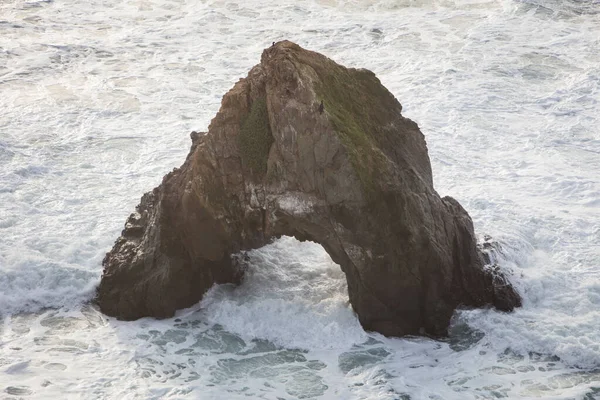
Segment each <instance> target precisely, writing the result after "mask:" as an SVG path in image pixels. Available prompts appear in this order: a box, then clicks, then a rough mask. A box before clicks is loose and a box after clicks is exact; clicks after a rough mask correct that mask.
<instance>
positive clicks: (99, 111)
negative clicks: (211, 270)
mask: <svg viewBox="0 0 600 400" xmlns="http://www.w3.org/2000/svg"><path fill="white" fill-rule="evenodd" d="M282 39H289V40H293V41H295V42H297V43H299V44H300V45H302V46H304V47H306V48H309V49H313V50H316V51H319V52H322V53H324V54H326V55H328V56H329V57H331V58H333V59H334V60H336V61H338V62H340V63H342V64H345V65H348V66H356V67H364V68H368V69H371V70H372V71H374V72H375V73H376V74H377V75H378V76H379V77H380V79H381V80H382V82H383V83H384V84H385V85H386V86H387V87H388V88H389V89H390V91H391V92H392V93H394V94H395V95H396V97H397V98H398V99H399V100H400V102H401V103H402V104H403V107H404V114H405V115H406V116H408V117H409V118H412V119H414V120H415V121H417V122H418V123H419V125H420V126H421V129H422V131H423V133H424V134H425V136H426V139H427V143H428V147H429V152H430V157H431V161H432V166H433V172H434V181H435V185H436V188H437V190H438V191H439V193H440V194H441V195H451V196H453V197H455V198H457V199H458V200H459V201H460V202H461V203H462V204H463V205H464V206H465V208H466V209H467V210H468V211H469V213H470V214H471V216H472V217H473V221H474V224H475V229H476V231H477V233H478V234H479V235H480V236H481V238H483V236H484V235H491V236H492V237H493V238H494V239H496V240H498V241H499V243H500V244H501V245H502V248H503V251H502V252H501V254H499V255H498V260H497V262H498V263H499V265H500V266H501V268H503V269H504V270H505V271H507V272H508V273H509V274H510V279H511V281H512V282H513V284H514V285H515V286H516V287H517V288H518V290H519V292H520V293H521V294H522V296H523V299H524V305H523V307H522V308H521V309H519V310H517V311H515V312H513V313H510V314H505V313H499V312H496V311H494V310H488V309H486V310H459V311H458V312H457V313H456V315H455V318H454V321H453V325H452V329H451V335H450V337H449V338H448V339H447V340H444V341H434V340H430V339H426V338H416V337H415V338H403V339H397V338H395V339H394V338H385V337H383V336H381V335H379V334H376V333H369V332H365V331H364V330H363V329H362V328H361V326H360V324H359V323H358V321H357V319H356V317H355V315H354V314H353V313H352V310H351V307H350V306H349V304H348V295H347V288H346V283H345V278H344V275H343V273H342V272H341V270H340V268H339V266H337V265H335V264H334V263H333V262H332V261H331V259H330V258H329V257H328V255H327V254H326V253H325V251H324V250H323V248H322V247H320V246H319V245H317V244H314V243H300V242H298V241H296V240H295V239H293V238H287V237H284V238H281V239H280V240H277V241H275V242H274V243H272V244H270V245H268V246H266V247H264V248H262V249H259V250H256V251H253V252H251V253H250V258H251V265H250V268H249V270H248V274H247V276H246V277H245V280H244V282H243V284H242V285H241V286H239V287H232V286H220V287H215V288H213V289H212V290H211V291H210V292H209V293H208V294H207V296H205V299H204V300H203V301H202V302H201V303H200V304H197V305H195V306H193V307H191V308H190V309H186V310H181V311H180V312H179V313H178V314H177V315H176V316H175V317H174V318H172V319H167V320H160V321H157V320H153V319H142V320H139V321H135V322H120V321H116V320H114V319H112V318H108V317H106V316H103V315H102V314H100V313H99V312H98V311H97V310H96V309H95V308H94V307H93V306H91V305H89V303H88V301H89V299H90V298H91V297H92V296H93V293H94V288H95V286H96V285H97V284H98V282H99V279H100V275H101V269H102V268H101V260H102V258H103V256H104V254H105V253H106V252H107V251H108V250H109V249H110V248H111V246H112V243H113V241H114V240H115V239H116V238H117V236H118V234H119V232H120V230H121V229H122V227H123V224H124V222H125V219H126V217H127V216H128V215H129V213H130V212H131V211H132V210H133V209H134V207H135V205H136V204H137V203H138V201H139V198H140V197H141V195H142V193H144V192H145V191H148V190H150V189H152V188H153V187H154V186H156V185H157V184H158V183H159V182H160V180H161V178H162V176H163V175H164V174H165V173H167V172H168V171H169V170H171V169H172V168H173V167H175V166H179V165H180V164H181V163H182V162H183V160H184V158H185V156H186V154H187V151H188V149H189V146H190V139H189V132H190V131H192V130H205V129H206V127H207V126H208V123H209V122H210V119H211V118H212V117H213V116H214V114H215V113H216V112H217V110H218V108H219V104H220V99H221V97H222V95H223V94H224V93H225V92H226V91H227V90H228V89H229V88H230V87H231V86H232V85H233V84H234V82H235V81H237V79H239V78H240V77H242V76H245V75H246V73H247V71H248V70H249V69H250V68H251V67H252V66H253V65H255V64H256V63H258V62H259V59H260V54H261V51H262V49H263V48H265V47H268V46H269V45H270V44H271V42H272V41H277V40H282ZM599 127H600V1H598V0H347V1H344V0H315V1H308V0H306V1H292V0H280V1H277V2H268V1H255V0H244V1H229V0H212V1H206V0H196V1H191V0H119V1H117V0H98V1H89V0H85V1H84V0H71V1H65V0H42V1H36V0H32V1H25V0H2V1H0V321H1V322H0V399H17V398H23V399H269V400H279V399H385V400H391V399H438V400H439V399H444V400H446V399H496V398H509V399H540V398H543V399H585V400H594V399H600V244H599V243H600V128H599Z"/></svg>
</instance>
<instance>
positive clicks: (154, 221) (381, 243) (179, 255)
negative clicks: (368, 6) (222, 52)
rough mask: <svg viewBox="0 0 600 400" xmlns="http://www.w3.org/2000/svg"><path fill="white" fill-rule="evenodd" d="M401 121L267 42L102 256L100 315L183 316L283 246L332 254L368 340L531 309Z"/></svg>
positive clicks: (370, 89) (387, 99)
mask: <svg viewBox="0 0 600 400" xmlns="http://www.w3.org/2000/svg"><path fill="white" fill-rule="evenodd" d="M401 111H402V106H401V105H400V103H399V102H398V101H397V100H396V99H395V98H394V96H393V95H392V94H391V93H390V92H389V91H388V90H387V89H386V88H385V87H383V85H382V84H381V82H380V81H379V79H377V77H376V76H375V74H373V73H372V72H371V71H368V70H365V69H353V68H345V67H343V66H341V65H339V64H337V63H335V62H334V61H332V60H330V59H329V58H327V57H325V56H323V55H321V54H319V53H315V52H312V51H308V50H305V49H303V48H301V47H300V46H298V45H297V44H294V43H292V42H289V41H283V42H279V43H276V44H274V45H273V46H271V47H269V48H268V49H266V50H265V51H264V52H263V54H262V57H261V62H260V64H259V65H257V66H255V67H254V68H252V69H251V70H250V72H249V74H248V76H247V77H246V78H243V79H241V80H240V81H239V82H237V83H236V84H235V85H234V87H233V88H232V89H231V90H230V91H229V92H228V93H227V94H226V95H225V96H224V97H223V100H222V103H221V109H220V110H219V112H218V113H217V115H216V116H215V118H214V119H213V120H212V122H211V124H210V126H209V129H208V133H206V134H199V133H196V132H194V133H193V134H192V139H193V145H192V149H191V151H190V154H189V155H188V157H187V159H186V160H185V162H184V163H183V165H182V166H181V168H179V169H175V170H174V171H172V172H170V173H169V174H167V175H166V176H165V177H164V178H163V181H162V183H161V184H160V186H158V187H157V188H155V189H154V190H153V191H152V192H149V193H147V194H145V195H144V196H143V197H142V200H141V202H140V205H139V206H138V207H137V209H136V212H135V213H134V214H132V215H131V216H130V217H129V219H128V220H127V223H126V225H125V230H124V231H123V232H122V235H121V237H119V238H118V239H117V241H116V243H115V245H114V247H113V249H112V250H111V251H110V252H109V253H108V254H107V255H106V257H105V259H104V261H103V266H104V274H103V276H102V281H101V283H100V286H99V288H98V296H97V299H98V302H99V305H100V308H101V310H102V311H103V312H105V313H106V314H108V315H112V316H116V317H118V318H121V319H136V318H140V317H144V316H154V317H158V318H163V317H170V316H172V315H173V314H174V312H175V311H176V310H177V309H179V308H183V307H188V306H191V305H192V304H194V303H196V302H198V301H199V300H200V299H201V298H202V296H203V294H204V293H205V292H206V290H208V289H209V288H210V287H211V286H212V285H213V284H215V283H225V282H237V281H239V279H240V278H241V275H242V273H243V271H242V270H240V269H238V268H236V265H235V262H234V261H233V260H234V258H232V255H233V254H236V253H238V252H240V251H242V250H247V249H252V248H258V247H261V246H264V245H265V244H267V243H268V242H269V241H270V240H271V239H272V238H274V237H278V236H281V235H289V236H295V237H296V238H298V239H300V240H311V241H314V242H317V243H320V244H321V245H322V246H323V247H324V248H325V250H326V251H327V252H328V253H329V255H330V256H331V257H332V259H333V260H334V261H335V262H336V263H338V264H339V265H340V267H341V268H342V270H343V271H344V272H345V274H346V278H347V281H348V291H349V297H350V302H351V304H352V306H353V308H354V310H355V312H356V313H357V315H358V318H359V320H360V322H361V324H362V325H363V327H364V328H365V329H367V330H374V331H378V332H381V333H383V334H385V335H394V336H400V335H407V334H423V333H426V334H430V335H436V336H439V335H445V334H446V332H447V327H448V324H449V321H450V317H451V316H452V314H453V312H454V310H455V308H456V307H457V306H459V305H461V306H466V307H480V306H484V305H488V304H489V305H493V306H495V307H497V308H498V309H500V310H503V311H509V310H512V309H513V307H516V306H519V305H520V297H519V295H518V294H517V293H516V292H515V290H514V289H513V288H512V287H511V286H510V284H509V283H508V282H507V281H506V279H505V278H504V277H503V276H502V274H501V273H500V272H498V271H497V270H492V269H486V268H484V266H483V261H482V257H481V254H480V253H479V252H478V250H477V247H476V243H475V238H474V234H473V225H472V222H471V219H470V217H469V215H468V214H467V212H466V211H465V210H464V209H463V208H462V207H461V206H460V204H459V203H458V202H457V201H456V200H454V199H452V198H450V197H444V198H440V196H439V195H438V194H437V193H436V192H435V190H434V189H433V180H432V175H431V166H430V162H429V156H428V154H427V147H426V144H425V140H424V137H423V135H422V133H421V132H420V130H419V128H418V126H417V124H415V123H414V122H413V121H411V120H409V119H407V118H405V117H403V116H402V114H401Z"/></svg>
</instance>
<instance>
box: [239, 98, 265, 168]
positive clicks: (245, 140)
mask: <svg viewBox="0 0 600 400" xmlns="http://www.w3.org/2000/svg"><path fill="white" fill-rule="evenodd" d="M239 138H240V152H241V156H242V162H243V163H244V164H245V165H246V166H248V167H249V168H250V169H251V170H252V172H253V173H254V174H258V175H259V176H264V174H265V173H266V172H267V159H268V158H269V150H270V149H271V145H272V144H273V135H272V134H271V127H270V125H269V114H268V111H267V102H266V100H265V98H264V97H261V98H258V99H256V100H254V102H253V103H252V106H251V107H250V113H249V114H248V115H247V116H246V118H245V119H244V120H243V121H242V125H241V129H240V136H239Z"/></svg>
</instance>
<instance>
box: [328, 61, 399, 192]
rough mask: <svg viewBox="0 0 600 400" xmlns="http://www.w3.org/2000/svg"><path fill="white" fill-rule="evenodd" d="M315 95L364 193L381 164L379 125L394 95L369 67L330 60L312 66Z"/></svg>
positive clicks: (393, 107) (391, 107)
mask: <svg viewBox="0 0 600 400" xmlns="http://www.w3.org/2000/svg"><path fill="white" fill-rule="evenodd" d="M316 70H317V74H318V75H319V77H320V79H321V80H320V83H319V84H317V87H316V89H317V95H318V96H319V97H320V99H322V100H323V103H324V106H325V111H326V112H327V114H328V116H329V118H330V119H331V121H332V123H333V125H334V127H335V129H336V130H337V132H338V134H339V136H340V139H341V140H342V143H343V144H344V146H345V148H346V150H347V151H348V153H349V155H350V157H351V161H352V163H353V165H354V168H355V171H356V173H357V175H358V178H359V179H360V181H361V183H362V185H363V187H364V189H365V192H366V194H367V196H369V195H370V194H371V192H372V189H373V187H374V185H375V180H376V179H377V176H378V175H380V173H381V169H382V168H385V161H384V159H385V156H384V155H383V153H382V151H381V150H380V143H379V140H378V139H379V138H380V136H381V135H383V134H384V133H383V132H381V127H382V126H385V124H386V123H387V122H388V121H390V116H389V113H390V112H391V111H392V110H394V111H395V110H396V109H397V108H398V106H399V105H398V104H397V103H396V100H395V98H394V97H393V96H392V95H391V93H389V92H388V91H387V89H386V88H385V87H384V86H383V85H382V84H381V82H380V81H379V79H377V77H376V76H375V74H373V73H372V72H370V71H367V70H356V69H347V68H344V67H342V66H340V65H337V64H335V63H333V62H330V63H328V64H326V66H325V67H324V68H323V67H321V68H316Z"/></svg>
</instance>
